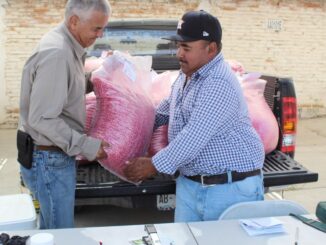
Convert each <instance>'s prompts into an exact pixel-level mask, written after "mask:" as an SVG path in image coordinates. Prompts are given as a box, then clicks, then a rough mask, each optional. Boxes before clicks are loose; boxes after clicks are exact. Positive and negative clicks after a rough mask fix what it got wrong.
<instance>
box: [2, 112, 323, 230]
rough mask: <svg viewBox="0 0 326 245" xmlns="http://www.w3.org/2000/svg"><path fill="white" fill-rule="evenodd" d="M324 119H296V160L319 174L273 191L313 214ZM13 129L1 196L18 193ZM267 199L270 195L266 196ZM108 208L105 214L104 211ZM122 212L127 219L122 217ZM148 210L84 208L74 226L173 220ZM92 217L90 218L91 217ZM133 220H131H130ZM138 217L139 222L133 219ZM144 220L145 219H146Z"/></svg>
mask: <svg viewBox="0 0 326 245" xmlns="http://www.w3.org/2000/svg"><path fill="white" fill-rule="evenodd" d="M325 125H326V118H315V119H304V120H300V121H299V126H298V137H297V149H296V155H295V159H296V160H297V161H298V162H299V163H301V164H302V165H304V166H305V167H306V168H308V169H309V170H311V171H314V172H318V173H319V180H318V182H315V183H308V184H299V185H292V186H288V187H287V188H286V189H285V190H284V191H279V190H277V189H276V191H277V192H276V193H277V194H280V195H282V196H283V198H285V199H288V200H293V201H296V202H299V203H301V204H302V205H303V206H304V207H305V208H306V209H308V211H309V212H311V213H314V212H315V208H316V205H317V203H318V202H319V201H321V200H323V201H325V200H326V127H325ZM15 133H16V131H15V130H0V195H6V194H14V193H21V192H22V191H23V190H22V188H21V187H20V180H19V175H18V164H17V162H16V139H15ZM266 198H271V197H270V196H266ZM108 211H110V213H109V214H108V213H107V212H108ZM122 214H125V216H126V218H125V220H123V219H122V218H121V217H122ZM158 215H160V214H158V213H157V212H149V211H148V210H135V211H132V210H125V209H119V208H116V207H98V208H96V209H94V208H89V207H85V209H82V211H81V212H79V213H78V214H77V215H76V220H77V222H76V223H77V224H76V225H77V226H98V225H117V224H131V223H159V222H169V221H172V216H171V214H168V213H166V214H164V213H163V214H161V217H160V218H159V217H158ZM90 217H91V218H90ZM133 219H134V220H133ZM136 220H138V221H136ZM145 221H146V222H145Z"/></svg>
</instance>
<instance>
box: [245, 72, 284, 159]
mask: <svg viewBox="0 0 326 245" xmlns="http://www.w3.org/2000/svg"><path fill="white" fill-rule="evenodd" d="M258 77H260V74H257V73H252V74H247V75H245V76H242V77H241V78H242V79H241V81H240V82H241V86H242V89H243V93H244V96H245V98H246V101H247V105H248V110H249V116H250V119H251V122H252V124H253V127H254V128H255V129H256V131H257V133H258V135H259V136H260V138H261V140H262V142H263V144H264V149H265V153H266V154H267V153H270V152H272V151H273V150H274V149H275V148H276V146H277V143H278V139H279V128H278V123H277V120H276V118H275V116H274V114H273V112H272V110H271V109H270V107H269V106H268V104H267V102H266V100H265V97H264V90H265V86H266V83H267V81H266V80H263V79H259V78H258Z"/></svg>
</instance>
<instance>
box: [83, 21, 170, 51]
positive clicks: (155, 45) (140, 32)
mask: <svg viewBox="0 0 326 245" xmlns="http://www.w3.org/2000/svg"><path fill="white" fill-rule="evenodd" d="M173 34H175V30H150V29H141V28H139V29H135V28H130V29H128V28H110V27H107V28H106V29H105V31H104V34H103V37H102V38H98V39H97V40H96V42H95V43H94V44H93V45H92V46H91V47H90V48H89V49H88V51H87V53H88V56H96V57H99V56H100V55H101V53H102V51H103V50H109V49H110V50H120V51H128V52H129V53H130V54H131V55H152V56H175V55H176V44H175V42H173V41H169V40H165V39H162V37H167V36H170V35H173Z"/></svg>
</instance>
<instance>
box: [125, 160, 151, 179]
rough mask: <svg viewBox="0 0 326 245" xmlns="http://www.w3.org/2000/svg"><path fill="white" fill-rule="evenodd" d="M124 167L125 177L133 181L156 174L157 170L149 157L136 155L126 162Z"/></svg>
mask: <svg viewBox="0 0 326 245" xmlns="http://www.w3.org/2000/svg"><path fill="white" fill-rule="evenodd" d="M126 164H127V166H126V167H125V169H124V174H125V176H126V178H127V179H128V180H130V181H133V182H140V181H142V180H144V179H147V178H150V177H152V176H154V175H156V174H157V170H156V168H155V167H154V165H153V163H152V159H151V158H149V157H138V158H134V159H132V160H130V161H127V162H126Z"/></svg>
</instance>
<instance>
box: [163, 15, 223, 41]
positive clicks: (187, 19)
mask: <svg viewBox="0 0 326 245" xmlns="http://www.w3.org/2000/svg"><path fill="white" fill-rule="evenodd" d="M164 39H167V40H172V41H179V42H191V41H197V40H207V41H214V42H216V43H218V44H219V43H220V42H221V39H222V28H221V24H220V22H219V21H218V19H217V18H216V17H214V16H213V15H211V14H209V13H207V12H206V11H203V10H200V11H189V12H187V13H185V14H184V15H183V16H182V19H181V20H179V22H178V27H177V34H176V35H172V36H169V37H166V38H164Z"/></svg>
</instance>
